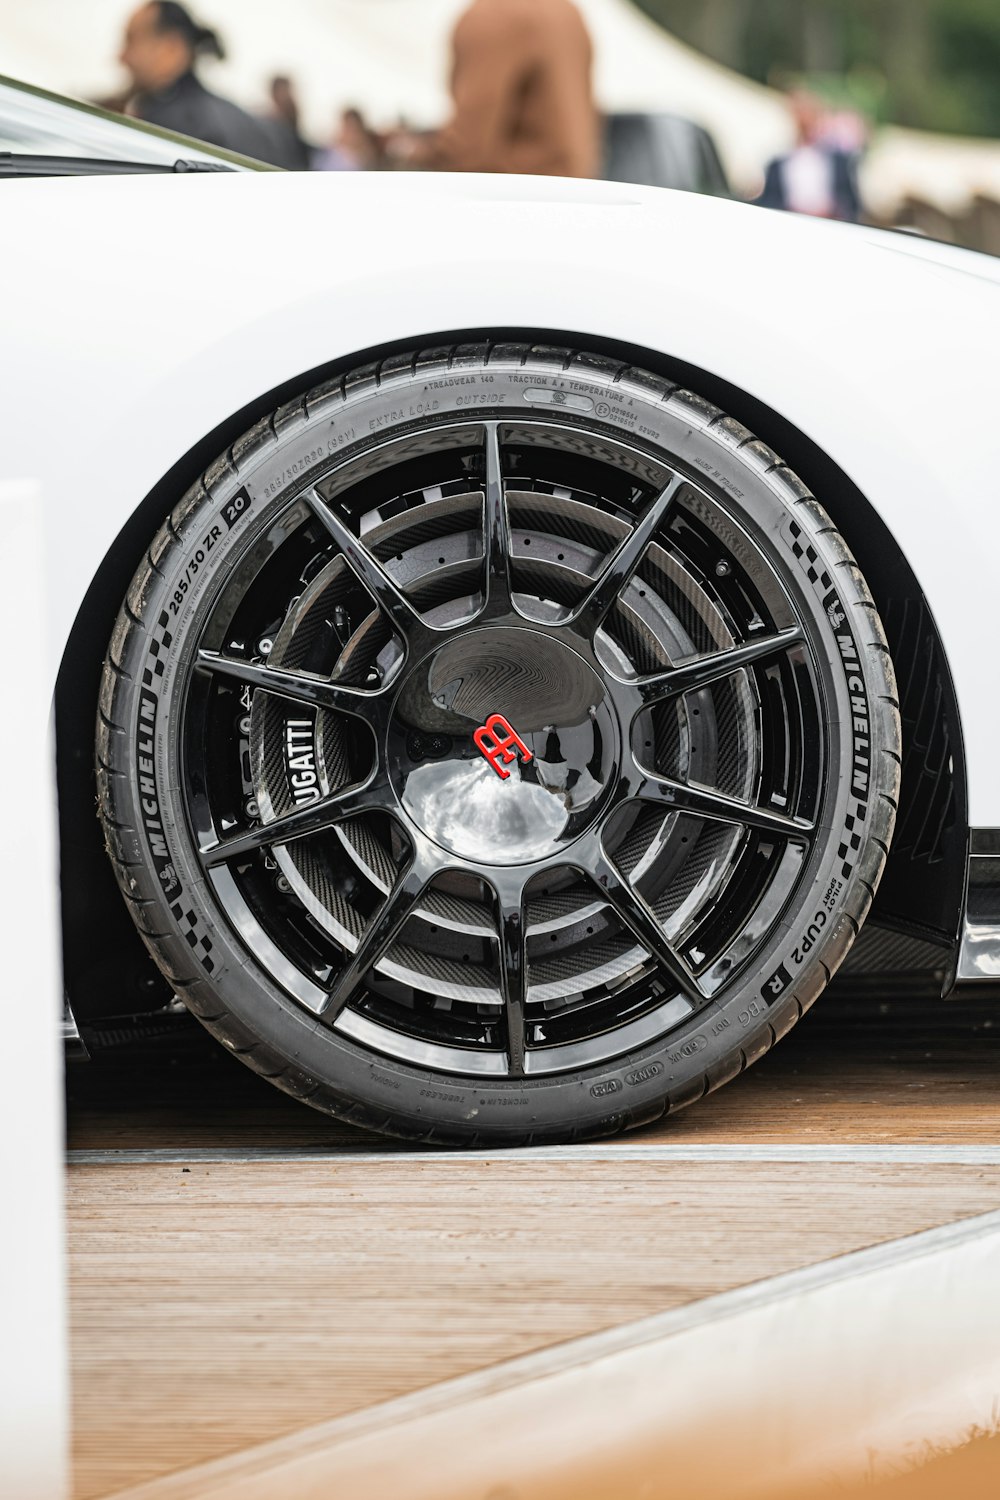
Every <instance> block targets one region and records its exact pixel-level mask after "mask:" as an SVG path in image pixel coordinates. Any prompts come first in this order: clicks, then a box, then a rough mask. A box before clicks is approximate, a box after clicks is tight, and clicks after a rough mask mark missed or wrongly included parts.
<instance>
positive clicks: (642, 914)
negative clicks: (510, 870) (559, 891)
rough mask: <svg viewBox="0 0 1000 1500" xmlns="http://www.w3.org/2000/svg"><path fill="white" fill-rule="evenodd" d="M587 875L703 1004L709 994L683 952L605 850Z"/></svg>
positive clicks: (663, 965)
mask: <svg viewBox="0 0 1000 1500" xmlns="http://www.w3.org/2000/svg"><path fill="white" fill-rule="evenodd" d="M587 874H588V875H589V876H590V878H591V880H592V881H593V882H594V884H595V885H596V887H597V889H598V890H599V891H600V893H601V895H602V896H603V897H604V898H605V900H606V901H607V903H608V905H609V906H610V907H611V908H612V910H613V911H614V912H615V914H616V915H617V916H618V917H620V918H621V920H622V921H623V922H624V924H625V926H626V927H627V928H628V929H629V931H630V932H631V933H632V934H633V936H634V937H636V938H638V940H639V942H640V943H642V945H643V947H644V948H646V949H648V950H649V953H650V954H651V955H652V957H653V958H654V959H655V960H656V961H657V963H658V964H659V965H660V967H661V968H662V969H663V970H664V971H665V972H666V973H667V974H669V976H670V978H671V979H672V980H673V982H674V984H676V986H677V988H678V990H679V991H680V992H681V994H682V995H686V996H687V997H688V999H689V1000H693V1001H694V1002H695V1004H701V1002H702V1001H703V1000H704V998H705V997H704V995H703V994H702V991H701V988H700V986H699V984H698V981H697V979H695V977H694V975H693V974H692V973H691V970H690V969H689V968H688V966H687V964H685V963H684V961H683V959H682V958H681V956H680V954H678V953H676V952H675V951H674V949H673V948H672V947H671V945H670V943H669V942H668V941H667V937H666V934H665V933H664V931H663V928H662V926H661V924H660V919H659V917H658V916H657V915H656V913H655V911H654V910H653V908H652V907H651V906H650V905H649V904H648V903H647V902H646V901H645V900H644V899H643V897H642V896H641V895H640V894H639V892H638V891H637V890H636V888H635V886H634V885H632V883H631V882H630V881H628V880H625V879H624V878H623V877H622V876H621V875H620V874H619V873H618V871H617V869H616V868H615V866H614V865H613V864H612V863H611V861H610V860H609V859H608V857H607V855H605V854H604V853H603V851H602V853H601V854H600V855H599V856H598V859H597V862H596V864H595V866H594V868H593V869H590V870H588V871H587Z"/></svg>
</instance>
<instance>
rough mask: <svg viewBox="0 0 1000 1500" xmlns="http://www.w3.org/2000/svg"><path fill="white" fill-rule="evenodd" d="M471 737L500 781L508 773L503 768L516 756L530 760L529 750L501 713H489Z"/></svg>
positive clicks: (504, 779)
mask: <svg viewBox="0 0 1000 1500" xmlns="http://www.w3.org/2000/svg"><path fill="white" fill-rule="evenodd" d="M472 738H473V739H474V740H475V742H476V748H477V749H478V750H479V751H480V752H481V753H482V754H483V755H484V756H485V757H486V759H487V760H488V761H489V763H490V765H491V766H492V767H493V769H494V771H495V772H496V773H497V775H498V776H499V777H500V780H501V781H506V780H507V778H508V776H509V775H510V772H509V771H505V770H504V766H509V765H510V764H511V762H512V761H515V760H517V758H518V756H520V758H521V759H522V760H523V761H529V760H531V751H530V750H529V749H528V747H527V745H526V744H525V743H524V741H523V740H522V738H521V736H520V735H519V734H517V733H516V732H515V731H514V730H513V729H512V728H511V726H510V725H509V724H508V722H507V720H506V719H505V718H504V716H503V714H490V716H489V718H488V719H487V720H486V723H485V724H481V725H480V726H479V728H478V729H477V730H476V732H475V734H474V735H473V736H472Z"/></svg>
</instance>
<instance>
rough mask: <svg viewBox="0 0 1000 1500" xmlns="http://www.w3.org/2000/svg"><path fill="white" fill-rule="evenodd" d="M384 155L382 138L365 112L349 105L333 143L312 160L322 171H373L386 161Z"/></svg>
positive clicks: (341, 117) (315, 168)
mask: <svg viewBox="0 0 1000 1500" xmlns="http://www.w3.org/2000/svg"><path fill="white" fill-rule="evenodd" d="M381 157H382V147H381V142H380V140H379V138H378V136H376V134H375V132H374V131H373V130H370V129H369V127H368V126H367V125H366V123H365V117H364V115H363V114H362V113H361V111H360V110H359V109H345V110H344V112H343V114H342V115H341V116H340V119H339V120H338V122H337V128H336V131H335V132H334V136H333V139H332V140H331V142H330V144H329V146H327V147H326V148H325V149H324V150H322V151H317V152H316V154H315V155H314V157H313V163H312V164H313V169H314V170H315V171H318V172H371V171H373V170H374V169H375V168H376V167H380V166H381V165H382V160H381Z"/></svg>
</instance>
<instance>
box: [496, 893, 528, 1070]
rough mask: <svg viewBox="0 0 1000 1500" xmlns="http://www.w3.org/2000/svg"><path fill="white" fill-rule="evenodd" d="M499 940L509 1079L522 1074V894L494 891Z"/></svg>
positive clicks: (524, 983) (524, 949)
mask: <svg viewBox="0 0 1000 1500" xmlns="http://www.w3.org/2000/svg"><path fill="white" fill-rule="evenodd" d="M497 927H498V931H499V937H500V993H501V995H502V996H503V1005H504V1016H505V1019H506V1026H507V1068H508V1072H509V1073H510V1074H511V1076H512V1077H521V1076H522V1075H523V1073H524V1071H525V1046H526V1042H525V1030H526V1027H525V1004H526V1000H527V990H528V955H527V946H526V945H527V932H526V928H525V919H524V894H523V890H521V889H518V890H517V891H516V893H515V892H513V891H510V890H508V889H507V888H506V887H505V886H504V885H501V886H500V888H499V889H498V890H497Z"/></svg>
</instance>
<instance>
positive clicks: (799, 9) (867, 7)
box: [635, 0, 1000, 136]
mask: <svg viewBox="0 0 1000 1500" xmlns="http://www.w3.org/2000/svg"><path fill="white" fill-rule="evenodd" d="M635 3H637V4H638V5H639V6H640V8H641V9H643V10H645V11H646V12H647V13H648V14H649V15H651V16H653V17H654V19H656V20H657V21H660V22H662V24H663V25H664V26H666V27H667V29H668V30H670V31H673V32H674V33H675V35H677V36H679V37H681V38H682V39H683V40H684V41H687V42H689V43H691V45H692V46H695V47H697V48H698V49H699V50H700V51H703V52H705V53H707V54H708V55H709V56H711V57H714V58H716V59H717V60H718V61H719V62H723V63H726V64H727V65H728V66H730V67H733V68H737V69H739V71H741V72H743V73H745V74H747V75H748V76H749V77H751V78H756V79H759V80H760V81H761V82H769V83H779V84H780V83H782V82H785V81H787V80H789V79H803V80H806V81H809V82H811V83H812V84H813V86H815V87H817V88H819V89H820V90H821V91H825V92H827V93H831V94H833V95H836V96H838V97H840V98H851V97H853V98H854V99H855V100H856V102H858V103H859V104H861V105H862V106H864V107H866V108H867V109H869V110H870V111H872V110H874V112H875V113H876V114H877V115H878V116H879V117H880V118H882V119H888V120H893V121H895V122H897V123H899V124H901V125H915V126H919V127H921V128H923V129H927V130H942V131H957V132H962V133H965V134H970V135H990V136H1000V0H635Z"/></svg>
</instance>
